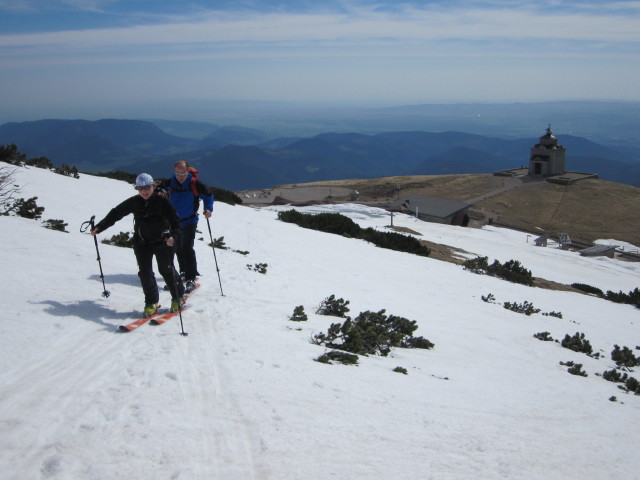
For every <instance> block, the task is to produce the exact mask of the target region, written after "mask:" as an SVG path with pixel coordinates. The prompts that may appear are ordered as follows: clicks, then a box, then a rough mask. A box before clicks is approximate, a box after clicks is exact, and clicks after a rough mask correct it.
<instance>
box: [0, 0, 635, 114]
mask: <svg viewBox="0 0 640 480" xmlns="http://www.w3.org/2000/svg"><path fill="white" fill-rule="evenodd" d="M319 3H321V5H319ZM0 32H1V33H0V95H1V97H0V98H1V103H2V104H3V109H4V110H5V115H6V112H16V113H15V114H16V115H19V114H22V115H23V116H24V115H36V116H38V115H40V116H49V117H52V116H62V115H63V114H64V112H65V111H69V109H70V106H75V107H77V108H80V107H83V108H85V110H88V109H93V111H95V115H97V116H100V108H104V107H105V106H106V105H109V106H110V109H111V110H110V113H116V114H117V108H116V105H121V106H123V108H124V105H134V104H141V103H147V104H148V103H153V102H161V101H165V100H178V101H179V100H263V101H293V102H314V103H321V104H322V103H325V104H327V105H329V104H339V105H346V104H352V103H353V104H360V105H362V104H370V105H390V104H418V103H463V102H482V103H485V102H514V101H522V102H537V101H546V100H607V99H617V100H640V1H615V0H614V1H610V2H602V1H601V0H598V1H591V0H584V1H554V0H539V1H531V2H529V1H520V2H513V1H507V0H488V1H481V0H479V1H473V0H471V1H460V0H459V1H456V0H453V1H421V2H418V1H407V2H389V1H386V0H382V1H349V0H344V1H337V0H329V1H324V2H317V1H305V0H300V1H293V0H285V1H268V2H264V1H258V0H244V1H243V0H239V1H229V0H218V1H211V2H205V1H189V0H186V1H166V0H165V1H162V2H159V1H157V0H127V1H119V0H0ZM65 109H66V110H65ZM19 112H21V113H19ZM40 112H41V113H40ZM56 114H58V115H56ZM122 115H123V116H125V113H124V112H123V114H122Z"/></svg>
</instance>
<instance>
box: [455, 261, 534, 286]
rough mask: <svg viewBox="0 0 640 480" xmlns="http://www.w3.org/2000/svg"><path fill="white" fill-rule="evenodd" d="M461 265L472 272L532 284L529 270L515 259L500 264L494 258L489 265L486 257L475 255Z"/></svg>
mask: <svg viewBox="0 0 640 480" xmlns="http://www.w3.org/2000/svg"><path fill="white" fill-rule="evenodd" d="M462 267H463V268H464V269H465V270H469V271H470V272H473V273H478V274H487V275H491V276H492V277H498V278H501V279H503V280H507V281H509V282H514V283H520V284H522V285H528V286H532V285H533V276H532V275H531V271H530V270H527V269H526V268H524V267H523V266H522V265H521V264H520V262H519V261H517V260H509V261H508V262H506V263H504V264H501V263H500V262H499V261H498V260H494V261H493V263H492V264H491V265H489V261H488V258H487V257H476V258H473V259H469V260H466V261H465V262H464V263H463V265H462Z"/></svg>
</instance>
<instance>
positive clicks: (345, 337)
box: [313, 310, 434, 356]
mask: <svg viewBox="0 0 640 480" xmlns="http://www.w3.org/2000/svg"><path fill="white" fill-rule="evenodd" d="M417 328H418V327H417V326H416V322H415V321H413V320H407V319H406V318H403V317H398V316H395V315H389V316H387V315H385V310H380V311H379V312H370V311H366V312H362V313H360V314H359V315H358V316H357V317H356V318H355V319H353V320H352V319H351V318H347V320H346V321H345V322H344V323H343V324H339V323H334V324H332V325H331V326H330V327H329V330H328V331H327V333H326V334H324V333H320V334H318V335H315V336H314V337H313V340H314V343H316V344H318V345H320V344H325V345H326V346H328V347H329V348H333V349H336V350H344V351H347V352H351V353H355V354H358V355H382V356H387V355H388V354H389V352H390V351H391V348H392V347H404V348H433V346H434V345H433V343H431V342H429V341H428V340H425V339H423V338H422V337H417V338H416V339H414V340H410V339H412V338H413V332H414V331H415V330H416V329H417Z"/></svg>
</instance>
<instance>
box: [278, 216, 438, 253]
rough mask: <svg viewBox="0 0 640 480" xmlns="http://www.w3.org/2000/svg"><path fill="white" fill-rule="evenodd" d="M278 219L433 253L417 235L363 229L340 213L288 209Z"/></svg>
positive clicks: (404, 249) (387, 245)
mask: <svg viewBox="0 0 640 480" xmlns="http://www.w3.org/2000/svg"><path fill="white" fill-rule="evenodd" d="M278 219H279V220H281V221H283V222H287V223H295V224H296V225H299V226H301V227H304V228H310V229H312V230H319V231H321V232H327V233H333V234H336V235H343V236H345V237H349V238H358V239H361V240H366V241H367V242H370V243H373V244H374V245H375V246H377V247H380V248H387V249H391V250H397V251H401V252H406V253H413V254H415V255H420V256H424V257H427V256H429V254H430V253H431V251H430V250H429V248H428V247H426V246H425V245H423V244H422V243H420V241H419V240H417V239H416V238H415V237H412V236H409V235H402V234H400V233H396V232H379V231H378V230H375V229H374V228H366V229H363V228H361V227H360V225H358V224H357V223H356V222H354V221H353V220H351V219H350V218H349V217H346V216H344V215H341V214H339V213H319V214H317V215H309V214H305V213H300V212H298V211H296V210H286V211H282V212H278Z"/></svg>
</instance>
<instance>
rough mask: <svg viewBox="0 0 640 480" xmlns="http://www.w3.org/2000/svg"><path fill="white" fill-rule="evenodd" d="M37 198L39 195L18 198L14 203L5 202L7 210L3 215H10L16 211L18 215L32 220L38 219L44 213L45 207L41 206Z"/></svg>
mask: <svg viewBox="0 0 640 480" xmlns="http://www.w3.org/2000/svg"><path fill="white" fill-rule="evenodd" d="M36 200H38V197H31V198H28V199H26V200H25V199H24V198H18V199H17V200H14V201H13V202H12V203H9V202H7V203H5V205H4V207H5V211H4V212H3V215H10V214H11V213H14V214H15V215H16V216H18V217H24V218H30V219H32V220H38V219H39V218H40V217H42V214H43V213H44V207H39V206H38V204H37V202H36Z"/></svg>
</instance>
